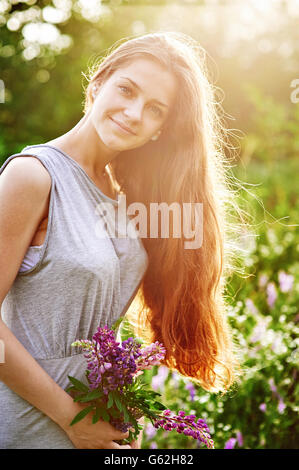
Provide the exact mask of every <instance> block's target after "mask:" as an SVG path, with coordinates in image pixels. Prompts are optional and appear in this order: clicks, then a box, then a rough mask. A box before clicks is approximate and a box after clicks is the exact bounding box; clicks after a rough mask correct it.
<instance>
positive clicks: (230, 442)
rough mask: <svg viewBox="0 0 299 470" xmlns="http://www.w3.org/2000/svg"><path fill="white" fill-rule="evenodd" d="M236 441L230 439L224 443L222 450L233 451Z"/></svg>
mask: <svg viewBox="0 0 299 470" xmlns="http://www.w3.org/2000/svg"><path fill="white" fill-rule="evenodd" d="M236 442H237V439H236V438H235V437H231V438H230V439H229V440H228V441H226V443H225V444H224V449H233V448H234V447H235V445H236Z"/></svg>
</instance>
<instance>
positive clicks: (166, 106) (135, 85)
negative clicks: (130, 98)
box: [120, 77, 169, 108]
mask: <svg viewBox="0 0 299 470" xmlns="http://www.w3.org/2000/svg"><path fill="white" fill-rule="evenodd" d="M120 78H125V79H126V80H129V82H131V83H132V85H133V86H134V87H136V88H138V90H140V91H141V88H140V86H139V85H137V83H135V82H133V80H131V79H130V78H129V77H120ZM154 101H156V102H157V103H159V104H160V105H161V106H164V107H165V108H168V107H169V106H168V105H167V104H165V103H161V101H158V100H156V99H155V100H154Z"/></svg>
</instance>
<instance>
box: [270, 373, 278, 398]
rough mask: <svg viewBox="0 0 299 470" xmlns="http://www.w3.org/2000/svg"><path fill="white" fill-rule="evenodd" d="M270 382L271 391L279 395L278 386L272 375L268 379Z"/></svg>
mask: <svg viewBox="0 0 299 470" xmlns="http://www.w3.org/2000/svg"><path fill="white" fill-rule="evenodd" d="M268 383H269V385H270V390H271V392H273V393H274V394H275V395H276V396H277V387H276V385H275V383H274V380H273V378H272V377H271V378H270V379H269V380H268Z"/></svg>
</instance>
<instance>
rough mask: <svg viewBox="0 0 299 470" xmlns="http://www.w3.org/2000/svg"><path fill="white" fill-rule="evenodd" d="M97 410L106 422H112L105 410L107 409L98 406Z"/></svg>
mask: <svg viewBox="0 0 299 470" xmlns="http://www.w3.org/2000/svg"><path fill="white" fill-rule="evenodd" d="M96 409H97V412H98V414H99V416H100V417H101V418H103V420H104V421H110V416H109V414H108V413H107V411H106V410H105V408H102V407H100V406H97V407H96Z"/></svg>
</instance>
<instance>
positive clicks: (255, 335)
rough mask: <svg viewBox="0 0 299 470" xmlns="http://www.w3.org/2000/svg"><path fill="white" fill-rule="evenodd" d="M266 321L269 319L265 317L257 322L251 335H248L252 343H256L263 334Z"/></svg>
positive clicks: (266, 324)
mask: <svg viewBox="0 0 299 470" xmlns="http://www.w3.org/2000/svg"><path fill="white" fill-rule="evenodd" d="M268 323H269V320H268V319H267V318H265V319H263V320H261V321H259V322H258V324H257V325H256V326H255V327H254V329H253V332H252V335H251V337H250V341H251V342H252V343H257V342H258V341H260V340H261V339H262V338H263V337H264V336H265V334H266V331H267V326H268Z"/></svg>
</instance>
